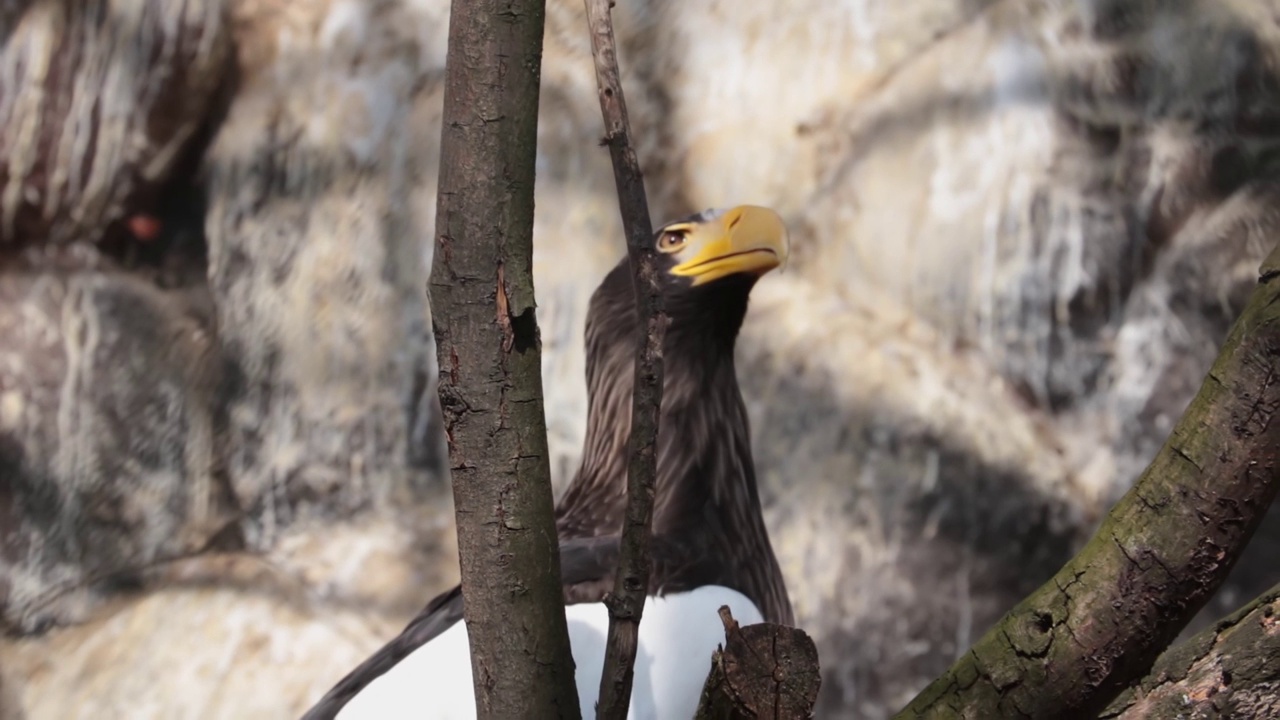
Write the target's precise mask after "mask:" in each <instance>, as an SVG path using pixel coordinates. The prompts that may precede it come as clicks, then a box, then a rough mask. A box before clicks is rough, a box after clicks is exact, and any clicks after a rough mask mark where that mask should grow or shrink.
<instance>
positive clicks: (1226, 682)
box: [1099, 586, 1280, 720]
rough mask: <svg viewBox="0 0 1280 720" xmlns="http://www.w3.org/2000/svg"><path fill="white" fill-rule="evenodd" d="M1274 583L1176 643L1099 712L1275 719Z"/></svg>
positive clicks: (1122, 716)
mask: <svg viewBox="0 0 1280 720" xmlns="http://www.w3.org/2000/svg"><path fill="white" fill-rule="evenodd" d="M1278 658H1280V586H1277V587H1275V588H1272V589H1271V590H1270V591H1269V592H1267V593H1266V594H1264V595H1263V596H1261V597H1259V598H1257V599H1256V600H1254V601H1253V602H1251V603H1249V604H1248V605H1246V606H1244V607H1243V608H1241V609H1240V610H1238V611H1236V612H1235V613H1232V614H1231V616H1229V617H1226V618H1224V619H1222V620H1220V621H1218V622H1217V623H1216V624H1214V626H1213V627H1211V628H1209V629H1207V630H1205V631H1203V632H1201V633H1200V634H1198V635H1196V636H1195V637H1193V638H1191V639H1190V640H1187V641H1185V642H1183V643H1180V644H1178V645H1176V646H1174V647H1172V648H1170V649H1169V650H1167V651H1165V652H1164V654H1162V655H1161V656H1160V658H1159V659H1158V660H1156V663H1155V665H1153V666H1152V668H1151V672H1149V673H1147V675H1146V677H1144V678H1142V679H1141V680H1139V681H1137V682H1136V683H1134V684H1133V686H1132V687H1130V688H1129V689H1127V690H1125V691H1124V692H1123V693H1121V694H1120V696H1119V697H1117V698H1116V699H1115V701H1114V702H1112V703H1111V704H1110V705H1109V706H1108V707H1107V709H1106V710H1105V711H1104V712H1103V713H1102V714H1101V715H1100V716H1099V717H1100V718H1105V719H1106V720H1137V719H1138V718H1173V717H1189V718H1197V720H1216V719H1217V718H1223V719H1226V718H1270V717H1280V662H1277V659H1278Z"/></svg>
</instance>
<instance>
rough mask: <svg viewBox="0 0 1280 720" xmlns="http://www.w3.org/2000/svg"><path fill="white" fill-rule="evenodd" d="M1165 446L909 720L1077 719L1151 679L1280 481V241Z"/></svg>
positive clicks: (914, 707) (926, 694)
mask: <svg viewBox="0 0 1280 720" xmlns="http://www.w3.org/2000/svg"><path fill="white" fill-rule="evenodd" d="M1258 282H1259V285H1258V289H1257V290H1255V291H1254V294H1253V297H1252V299H1251V300H1250V302H1249V305H1248V307H1246V309H1245V311H1244V314H1243V315H1241V317H1240V319H1239V320H1238V321H1236V324H1235V326H1234V327H1233V328H1232V331H1231V334H1230V335H1228V336H1227V340H1226V342H1225V343H1224V345H1223V348H1222V353H1221V355H1219V357H1218V360H1217V362H1215V363H1214V365H1213V368H1212V369H1210V371H1209V374H1208V377H1206V378H1205V381H1204V385H1203V386H1202V387H1201V389H1200V393H1199V395H1197V396H1196V398H1195V400H1193V401H1192V402H1191V405H1190V407H1189V408H1188V409H1187V411H1186V413H1185V414H1184V415H1183V416H1182V419H1181V420H1180V421H1179V422H1178V424H1177V425H1176V426H1175V427H1174V429H1173V432H1172V434H1171V435H1170V437H1169V440H1168V442H1167V443H1166V444H1165V446H1164V448H1163V449H1162V450H1161V451H1160V454H1159V455H1157V456H1156V458H1155V460H1154V461H1152V463H1151V465H1150V466H1149V467H1148V468H1147V471H1146V472H1145V473H1143V475H1142V477H1141V478H1139V479H1138V482H1137V484H1136V485H1135V486H1134V487H1133V489H1132V490H1130V491H1129V492H1128V493H1127V494H1126V495H1125V497H1124V498H1123V499H1121V501H1120V502H1119V503H1118V504H1117V505H1116V506H1115V507H1114V508H1112V510H1111V512H1110V513H1109V514H1108V515H1107V517H1106V518H1105V519H1104V520H1103V522H1102V526H1101V527H1100V528H1099V529H1098V532H1097V533H1096V534H1095V535H1094V537H1093V539H1092V540H1091V541H1090V542H1089V544H1088V545H1086V546H1085V547H1084V549H1082V550H1081V551H1080V552H1079V553H1078V554H1077V555H1076V556H1075V557H1074V558H1072V560H1071V561H1070V562H1069V563H1067V565H1066V566H1065V567H1064V568H1063V569H1062V570H1060V571H1059V572H1058V574H1057V575H1055V576H1054V577H1053V578H1052V579H1050V580H1049V582H1048V583H1046V584H1045V585H1044V586H1043V587H1041V588H1040V589H1039V590H1037V591H1036V592H1035V593H1033V594H1032V595H1031V596H1030V597H1028V598H1027V599H1026V600H1024V601H1023V602H1022V603H1020V604H1019V605H1018V606H1017V607H1015V608H1014V609H1013V610H1012V611H1010V612H1009V614H1008V615H1006V616H1005V617H1004V618H1003V619H1002V620H1001V621H1000V622H998V623H997V624H996V626H995V627H994V628H992V629H991V630H990V631H989V632H987V634H986V635H984V636H983V637H982V639H981V640H979V641H978V642H977V643H976V644H975V645H974V646H973V648H972V649H970V651H969V652H968V653H966V654H965V655H964V656H963V657H962V658H961V659H960V661H959V662H957V663H956V664H955V665H953V666H952V667H951V669H950V670H948V671H947V672H946V673H945V674H943V675H942V677H940V678H938V679H937V680H935V681H934V682H933V683H932V684H930V685H929V687H927V688H925V690H924V691H923V692H922V693H921V694H920V695H919V696H918V697H917V698H916V699H915V700H914V701H913V702H912V703H911V704H910V705H909V706H908V707H907V708H906V709H905V710H904V711H903V712H902V713H900V714H899V715H898V717H900V718H944V717H955V716H957V715H959V716H961V717H967V718H994V717H1010V718H1016V717H1036V718H1057V717H1061V718H1072V717H1080V716H1082V715H1085V714H1089V713H1093V712H1097V711H1098V710H1101V709H1102V708H1103V707H1104V706H1105V705H1106V704H1107V703H1108V702H1109V701H1110V700H1111V699H1112V698H1113V697H1114V696H1115V694H1116V693H1118V692H1119V691H1120V690H1121V689H1122V688H1123V687H1124V686H1125V685H1126V684H1128V683H1129V682H1130V681H1131V680H1133V679H1134V678H1135V677H1140V676H1141V675H1142V674H1144V673H1145V672H1146V670H1147V668H1148V667H1149V666H1150V663H1151V662H1152V660H1154V658H1155V657H1156V656H1157V655H1158V654H1159V653H1160V652H1161V651H1162V650H1163V649H1164V648H1165V647H1166V645H1167V644H1168V643H1169V642H1170V641H1171V640H1173V638H1174V637H1175V636H1177V634H1178V633H1179V632H1180V631H1181V630H1182V628H1183V627H1184V626H1185V625H1186V624H1187V623H1188V622H1189V621H1190V620H1191V618H1192V616H1194V615H1195V613H1196V612H1197V611H1199V610H1200V608H1201V607H1202V606H1203V605H1204V604H1205V602H1207V601H1208V599H1209V596H1210V595H1211V594H1212V593H1213V592H1214V591H1215V590H1217V589H1218V587H1219V585H1221V584H1222V581H1223V580H1225V579H1226V576H1227V573H1228V572H1229V571H1230V570H1231V567H1232V566H1233V565H1234V564H1235V562H1236V560H1237V559H1238V558H1239V556H1240V553H1241V552H1242V551H1243V550H1244V547H1245V545H1246V544H1247V543H1248V542H1249V539H1250V538H1251V537H1252V536H1253V531H1254V529H1255V528H1256V527H1257V526H1258V523H1259V522H1260V521H1261V520H1262V518H1263V516H1264V514H1265V513H1266V511H1267V508H1268V507H1270V505H1271V500H1272V498H1274V497H1275V494H1276V490H1277V488H1280V422H1276V423H1275V424H1274V425H1273V423H1272V421H1273V419H1274V416H1275V414H1276V413H1277V412H1278V411H1280V245H1278V246H1277V248H1276V250H1274V251H1273V252H1272V254H1271V255H1270V256H1269V257H1268V258H1267V261H1266V262H1265V263H1263V265H1262V268H1261V270H1260V275H1259V280H1258Z"/></svg>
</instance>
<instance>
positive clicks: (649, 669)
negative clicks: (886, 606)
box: [338, 585, 764, 720]
mask: <svg viewBox="0 0 1280 720" xmlns="http://www.w3.org/2000/svg"><path fill="white" fill-rule="evenodd" d="M722 605H728V606H729V610H730V611H731V612H732V613H733V617H734V619H735V620H737V621H738V624H739V625H753V624H755V623H759V622H763V620H764V618H763V617H762V616H761V615H760V611H759V610H758V609H757V608H756V606H755V604H754V603H752V602H751V601H750V600H748V599H747V597H746V596H745V595H743V594H742V593H740V592H738V591H736V590H730V589H728V588H725V587H720V586H718V585H708V586H704V587H700V588H697V589H695V590H692V591H690V592H685V593H674V594H671V595H667V596H665V597H660V598H658V597H650V598H648V599H647V600H646V601H645V605H644V617H643V618H642V619H641V621H640V637H639V645H638V649H637V651H636V672H635V683H634V685H633V686H632V690H631V708H630V711H629V713H628V718H629V720H678V719H680V718H691V717H693V713H694V711H695V710H697V708H698V697H699V695H701V693H702V684H703V682H704V681H705V680H706V679H707V672H708V671H709V670H710V669H711V653H712V652H713V651H714V650H715V649H716V647H717V646H718V645H723V644H724V625H723V624H722V623H721V622H720V617H719V615H718V614H717V611H718V610H719V609H720V607H721V606H722ZM565 618H566V619H567V620H568V623H569V643H570V645H571V646H572V648H573V659H574V662H575V664H576V665H577V683H578V700H579V702H580V703H581V705H582V717H583V718H594V717H595V704H596V698H597V697H598V695H599V692H600V674H601V672H602V669H603V665H604V649H605V647H604V646H605V638H606V636H607V635H608V632H609V614H608V611H607V610H606V609H605V607H604V605H603V604H601V603H589V604H585V603H584V604H580V605H570V606H569V607H567V608H565ZM475 716H476V705H475V699H474V695H473V694H472V687H471V656H470V649H469V646H468V644H467V626H466V623H462V622H459V623H457V624H456V625H454V626H453V627H451V628H449V629H448V630H446V631H445V632H444V633H442V634H441V635H440V636H439V637H436V638H435V639H434V640H432V641H431V642H429V643H427V644H426V645H424V646H422V647H420V648H418V649H417V650H416V651H414V652H413V653H412V654H410V655H409V657H407V658H405V659H404V660H402V661H400V662H399V663H398V664H397V665H396V666H395V667H393V668H391V670H389V671H388V672H387V673H386V674H384V675H383V676H382V677H379V678H378V679H377V680H374V681H373V682H372V683H370V684H369V686H368V687H366V688H365V689H364V690H363V691H362V692H361V693H360V694H359V695H357V696H355V697H354V698H352V699H351V702H349V703H347V706H346V707H344V708H343V709H342V712H340V713H338V718H339V720H400V719H404V720H408V719H409V718H415V719H417V720H422V719H424V718H430V719H431V720H472V718H475Z"/></svg>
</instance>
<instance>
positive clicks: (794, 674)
mask: <svg viewBox="0 0 1280 720" xmlns="http://www.w3.org/2000/svg"><path fill="white" fill-rule="evenodd" d="M720 621H721V622H723V623H724V635H725V643H724V646H723V647H724V649H722V650H716V651H715V653H714V654H712V656H711V672H710V673H709V674H708V675H707V681H706V684H704V685H703V686H702V699H701V700H699V701H698V711H697V712H696V713H695V714H694V716H693V717H694V720H730V719H735V720H736V719H737V718H743V719H746V718H764V717H773V718H807V717H813V706H814V703H816V702H817V701H818V688H819V687H820V686H821V685H822V673H821V672H820V671H819V668H818V648H817V647H816V646H815V645H814V644H813V640H812V639H811V638H810V637H809V636H808V635H807V634H805V632H804V631H803V630H801V629H799V628H793V627H787V626H786V625H775V624H773V623H758V624H756V625H748V626H747V627H745V628H740V627H738V623H737V621H735V620H734V619H733V614H732V613H730V612H729V608H728V607H727V606H725V607H721V608H720Z"/></svg>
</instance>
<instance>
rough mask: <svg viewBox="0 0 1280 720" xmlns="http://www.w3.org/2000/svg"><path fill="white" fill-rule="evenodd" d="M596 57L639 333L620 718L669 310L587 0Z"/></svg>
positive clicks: (612, 81) (609, 687)
mask: <svg viewBox="0 0 1280 720" xmlns="http://www.w3.org/2000/svg"><path fill="white" fill-rule="evenodd" d="M585 1H586V8H587V24H588V26H589V29H590V32H591V54H592V57H593V58H594V59H595V67H596V84H597V85H598V87H599V92H600V112H601V114H602V115H603V116H604V126H605V137H604V144H605V145H607V146H608V147H609V156H610V158H611V159H612V160H613V177H614V180H615V182H616V183H617V186H618V207H619V209H620V210H621V213H622V226H623V229H624V230H625V232H626V236H627V255H628V257H629V258H630V260H631V273H632V281H633V283H634V287H635V293H636V308H637V310H638V313H639V320H640V323H639V327H640V328H641V333H642V335H641V336H640V337H638V338H637V348H636V365H635V391H634V395H633V397H632V405H631V438H630V440H629V448H630V458H629V459H628V462H627V511H626V515H625V521H624V524H623V527H622V547H621V557H620V560H619V566H618V572H617V575H616V576H615V579H614V588H613V593H612V594H611V595H610V596H609V597H608V598H607V599H606V604H607V605H608V608H609V641H608V648H607V650H606V652H605V659H604V671H603V674H602V675H601V676H600V702H599V705H598V710H597V716H598V717H600V718H602V719H603V718H616V719H617V720H623V719H624V718H626V716H627V707H628V705H629V703H630V698H631V682H632V678H633V672H634V665H635V657H636V642H637V636H638V634H639V630H640V616H641V613H642V612H643V611H644V600H645V594H646V592H647V590H648V587H649V570H650V568H649V541H650V527H651V525H652V521H653V494H654V480H655V476H656V475H657V444H658V422H659V416H660V414H661V409H662V341H663V338H664V337H665V335H666V328H667V314H666V310H665V309H664V308H663V305H662V295H661V294H660V293H659V292H658V272H657V251H656V249H655V248H654V246H653V226H652V224H651V221H650V219H649V202H648V200H647V199H646V198H645V192H644V179H643V177H642V175H641V173H640V164H639V162H638V161H637V160H636V153H635V150H634V149H633V148H632V147H631V139H630V138H631V129H630V125H629V123H628V120H627V105H626V102H625V100H624V99H623V96H622V80H621V78H620V74H619V72H618V55H617V46H616V44H615V43H614V39H613V23H612V20H611V19H610V16H609V13H610V8H611V7H612V5H613V3H612V2H611V0H585Z"/></svg>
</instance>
